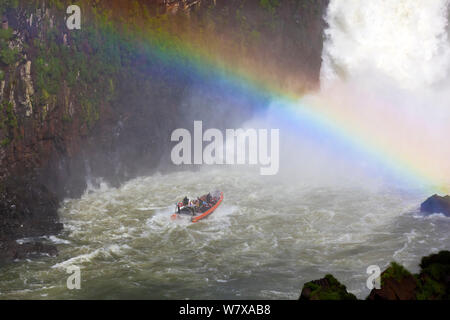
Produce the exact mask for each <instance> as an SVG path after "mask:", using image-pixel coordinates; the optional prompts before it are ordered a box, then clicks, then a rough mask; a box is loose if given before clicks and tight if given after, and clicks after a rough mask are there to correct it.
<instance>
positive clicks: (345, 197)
mask: <svg viewBox="0 0 450 320" xmlns="http://www.w3.org/2000/svg"><path fill="white" fill-rule="evenodd" d="M214 189H220V190H222V191H224V195H225V198H224V202H223V204H222V205H221V206H220V207H219V208H218V209H217V211H216V212H214V213H213V214H212V215H211V216H210V217H208V218H207V219H205V220H202V221H200V222H198V223H195V224H193V223H191V222H189V221H188V220H182V221H175V222H174V221H171V219H170V214H171V213H172V211H173V207H174V206H173V204H174V203H175V202H176V201H177V200H178V199H180V198H181V197H183V196H184V195H185V194H187V195H188V196H196V195H199V194H202V193H204V192H206V191H208V190H214ZM423 196H424V195H423V194H417V193H407V192H403V191H400V190H387V189H385V188H373V187H367V188H364V187H358V188H356V187H354V186H351V185H349V186H345V185H341V186H336V187H333V186H332V185H330V186H327V187H321V186H314V185H312V184H311V183H307V182H305V181H301V180H298V181H297V182H293V181H291V180H288V179H279V178H276V177H263V176H260V175H259V174H258V172H257V170H254V171H253V170H230V169H229V168H226V167H223V168H216V169H211V170H202V171H199V172H177V173H171V174H155V175H153V176H149V177H141V178H137V179H134V180H132V181H129V182H128V183H126V184H124V185H123V186H122V187H120V188H111V187H108V186H107V185H106V184H105V183H101V184H100V186H99V187H98V188H93V187H92V188H90V189H89V190H87V191H86V193H85V194H84V195H83V196H82V197H81V199H67V200H66V201H65V202H64V203H62V206H61V209H60V215H61V219H62V222H63V223H64V225H65V231H64V232H63V234H61V235H59V236H58V237H48V238H46V239H45V241H48V242H51V243H56V244H57V245H58V249H59V252H60V253H59V256H58V257H42V258H41V259H33V260H29V261H19V262H15V263H13V264H11V265H7V266H5V267H3V268H2V272H1V274H0V298H2V299H6V298H14V299H15V298H25V299H28V298H36V299H51V298H56V299H61V298H84V299H94V298H104V299H113V298H120V299H132V298H135V299H145V298H149V299H220V298H224V299H297V298H298V296H299V294H300V290H301V287H302V285H303V283H304V282H307V281H309V280H312V279H317V278H319V277H322V276H323V275H324V274H325V273H333V274H334V275H335V276H336V277H337V278H338V279H339V280H340V281H342V282H343V283H344V284H346V285H347V286H348V289H349V290H350V291H351V292H353V293H355V294H356V295H357V296H358V297H359V298H365V296H366V295H367V294H368V293H369V290H368V289H367V288H366V287H365V286H366V279H367V277H368V275H366V269H367V267H368V266H369V265H373V264H376V265H379V266H380V268H381V269H383V268H384V267H386V266H387V264H388V263H389V262H390V261H392V260H396V261H399V262H401V263H403V264H404V265H405V266H406V267H407V268H409V269H410V270H411V271H417V270H418V263H419V261H420V257H422V256H423V255H428V254H430V253H431V252H433V251H437V250H440V249H447V248H448V244H449V243H450V238H449V234H448V232H447V231H448V228H449V227H450V219H448V218H445V217H443V216H441V215H433V216H430V217H427V218H424V217H422V216H421V215H420V214H419V213H418V203H420V200H422V199H423ZM24 241H26V239H25V240H24ZM69 266H78V267H80V269H81V289H80V290H68V289H67V287H66V280H67V277H68V276H69V274H67V273H66V269H67V268H68V267H69Z"/></svg>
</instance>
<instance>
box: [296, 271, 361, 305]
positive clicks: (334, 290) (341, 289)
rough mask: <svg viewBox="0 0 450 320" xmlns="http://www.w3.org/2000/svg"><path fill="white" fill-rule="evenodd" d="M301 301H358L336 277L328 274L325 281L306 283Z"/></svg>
mask: <svg viewBox="0 0 450 320" xmlns="http://www.w3.org/2000/svg"><path fill="white" fill-rule="evenodd" d="M299 300H356V297H355V295H354V294H352V293H349V292H348V291H347V288H346V286H344V285H343V284H341V283H340V282H339V281H338V280H337V279H336V278H335V277H333V276H332V275H331V274H327V275H326V276H325V278H323V279H319V280H313V281H310V282H307V283H305V284H304V286H303V289H302V293H301V294H300V298H299Z"/></svg>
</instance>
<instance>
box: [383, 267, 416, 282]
mask: <svg viewBox="0 0 450 320" xmlns="http://www.w3.org/2000/svg"><path fill="white" fill-rule="evenodd" d="M409 276H412V274H411V273H410V272H409V271H408V270H406V269H405V268H404V267H403V266H402V265H400V264H398V263H397V262H391V264H390V266H389V268H387V269H386V271H384V272H383V273H382V274H381V286H383V285H384V283H385V281H386V280H388V279H394V280H396V281H397V282H400V281H401V280H402V279H403V278H405V277H409Z"/></svg>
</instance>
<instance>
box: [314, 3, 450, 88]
mask: <svg viewBox="0 0 450 320" xmlns="http://www.w3.org/2000/svg"><path fill="white" fill-rule="evenodd" d="M448 7H449V0H425V1H424V0H395V1H391V0H370V1H360V0H331V1H330V4H329V7H328V11H327V17H326V20H327V23H328V25H329V28H328V29H327V30H326V39H327V40H326V41H325V43H324V50H323V62H324V63H323V67H322V72H321V80H322V84H324V85H326V84H327V83H328V82H329V81H332V80H335V79H348V78H352V77H355V76H356V77H358V76H361V74H365V73H367V72H378V73H381V74H383V75H385V76H387V77H389V78H391V79H393V80H395V81H396V82H398V83H399V84H400V85H401V86H403V87H407V88H412V89H418V88H423V87H430V86H440V85H442V84H443V83H446V84H448V80H449V74H450V43H449V36H448Z"/></svg>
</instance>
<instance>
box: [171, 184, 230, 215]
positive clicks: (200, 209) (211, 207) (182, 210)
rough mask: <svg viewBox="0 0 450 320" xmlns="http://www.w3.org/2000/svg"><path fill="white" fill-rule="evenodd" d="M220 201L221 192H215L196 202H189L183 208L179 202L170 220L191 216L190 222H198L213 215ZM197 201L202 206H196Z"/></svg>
mask: <svg viewBox="0 0 450 320" xmlns="http://www.w3.org/2000/svg"><path fill="white" fill-rule="evenodd" d="M206 200H209V201H206ZM222 200H223V192H219V191H215V192H213V193H208V194H207V195H204V196H202V197H200V198H198V199H197V200H194V201H192V202H191V201H190V202H189V204H188V205H184V206H183V203H181V202H180V203H178V204H177V211H178V212H175V213H174V214H172V216H171V219H172V220H175V219H178V218H179V217H180V215H191V216H192V218H191V221H192V222H198V221H200V220H202V219H204V218H206V217H207V216H209V215H210V214H211V213H213V212H214V211H215V210H216V209H217V208H218V207H219V205H220V204H221V203H222ZM197 201H200V202H201V203H203V205H198V203H197Z"/></svg>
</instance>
